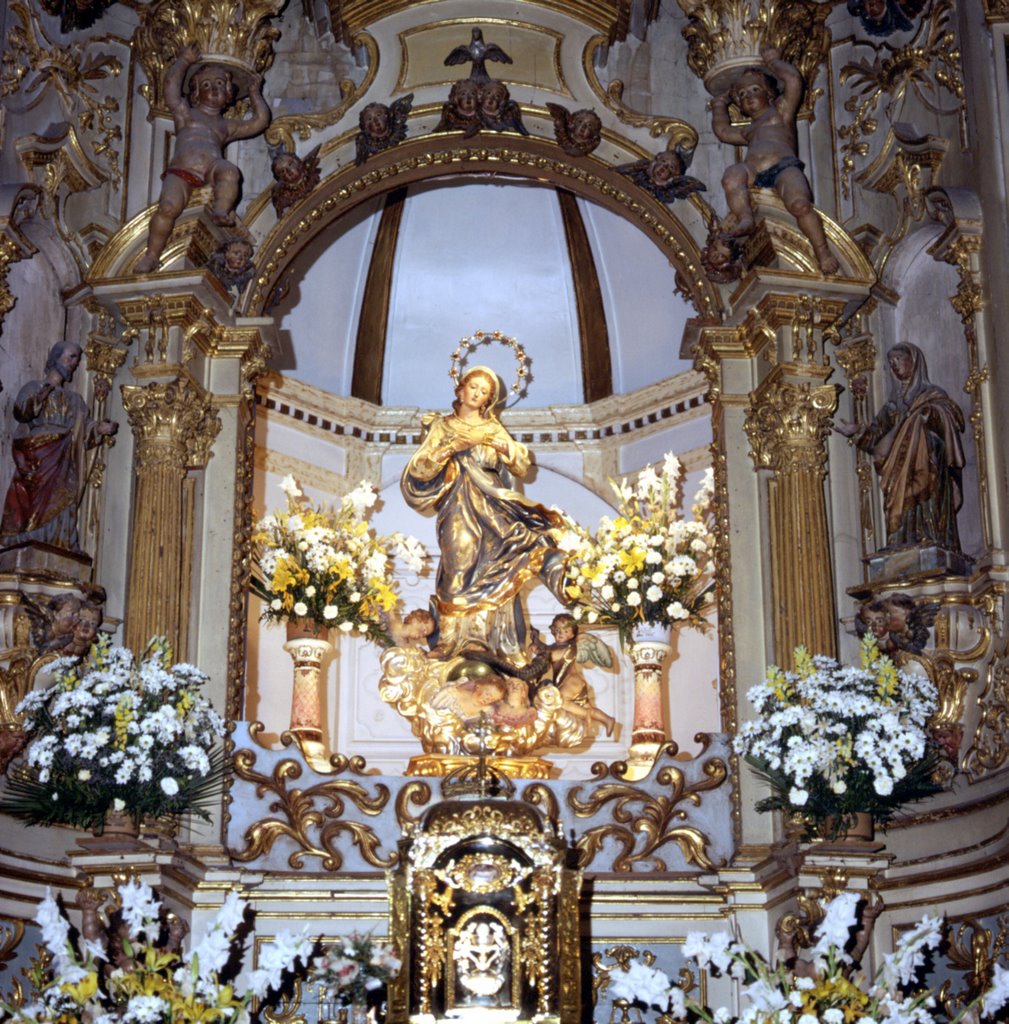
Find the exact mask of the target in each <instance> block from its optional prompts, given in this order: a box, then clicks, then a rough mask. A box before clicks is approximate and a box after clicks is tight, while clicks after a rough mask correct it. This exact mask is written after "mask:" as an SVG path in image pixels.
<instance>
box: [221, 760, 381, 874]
mask: <svg viewBox="0 0 1009 1024" xmlns="http://www.w3.org/2000/svg"><path fill="white" fill-rule="evenodd" d="M255 764H256V755H255V754H254V753H253V752H252V751H251V750H239V751H238V752H237V753H236V754H235V757H234V767H235V775H236V776H237V777H238V778H239V779H242V780H244V781H246V782H250V783H252V784H253V785H254V786H255V787H256V794H257V796H258V797H260V798H262V797H263V796H264V795H266V794H267V793H269V794H271V796H272V797H273V799H272V801H271V803H270V809H271V811H273V813H274V814H275V815H277V817H272V818H264V819H262V820H260V821H257V822H255V823H254V824H252V825H250V826H249V827H248V828H247V829H246V830H245V835H244V837H243V840H244V843H245V845H244V847H243V848H241V849H238V850H232V851H231V855H232V856H233V857H234V858H235V860H238V861H242V862H246V861H251V860H255V859H256V858H257V857H261V856H264V855H265V854H267V853H269V852H270V850H271V849H272V848H273V846H274V845H275V844H276V843H277V842H278V841H279V840H281V839H287V840H291V841H293V842H294V843H295V845H296V846H297V849H296V850H294V851H293V852H292V853H291V854H290V856H289V857H288V858H287V862H288V864H289V866H290V867H292V868H300V867H302V865H303V864H304V862H305V858H306V857H318V858H319V859H320V861H321V863H322V867H323V868H324V869H325V870H327V871H336V870H338V869H339V868H340V867H341V866H342V865H343V860H344V856H343V853H342V852H341V851H340V849H339V846H338V840H339V839H341V838H342V837H343V836H344V835H347V836H349V837H350V841H351V842H352V843H353V844H354V846H356V847H357V848H358V850H359V851H360V854H361V857H362V858H363V859H364V860H365V862H366V863H368V864H370V865H371V866H372V867H376V868H388V867H391V866H392V865H393V864H395V863H396V859H397V854H396V851H395V850H392V851H390V852H389V853H388V854H385V855H383V853H382V852H381V849H380V848H381V845H382V840H381V839H380V838H379V836H378V834H377V833H376V830H375V829H374V828H372V827H371V826H370V825H367V824H365V823H363V822H359V821H349V820H345V819H344V817H343V815H344V812H345V810H346V808H347V803H348V802H349V803H351V804H353V805H354V807H355V808H357V810H358V811H359V812H360V813H361V814H365V815H370V816H372V817H374V816H376V815H378V814H381V812H382V810H383V809H384V808H385V806H386V805H387V804H388V802H389V796H390V793H389V788H388V787H387V786H385V785H384V784H382V783H376V785H375V789H374V793H370V792H369V791H368V789H367V787H365V786H363V785H362V784H361V783H360V782H357V781H355V780H353V779H326V780H325V781H324V782H320V783H317V784H316V785H314V786H310V787H308V788H307V789H299V788H291V787H290V786H289V783H291V782H294V781H296V780H297V779H299V778H301V775H302V771H303V767H302V765H301V764H300V763H299V762H298V761H295V760H292V759H284V760H281V761H279V762H277V764H276V765H275V766H274V769H273V772H272V774H270V775H264V774H262V773H261V772H257V771H256V770H255Z"/></svg>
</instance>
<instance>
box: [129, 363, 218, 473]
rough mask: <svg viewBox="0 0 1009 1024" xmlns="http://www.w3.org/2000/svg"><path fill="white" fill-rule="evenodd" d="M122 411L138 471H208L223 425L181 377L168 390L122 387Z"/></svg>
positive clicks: (164, 387)
mask: <svg viewBox="0 0 1009 1024" xmlns="http://www.w3.org/2000/svg"><path fill="white" fill-rule="evenodd" d="M122 392H123V408H124V409H125V410H126V415H127V416H128V417H129V421H130V426H131V427H132V428H133V435H134V437H135V438H136V443H137V449H136V450H137V465H138V467H147V466H151V465H167V466H169V467H171V468H172V469H175V470H177V471H178V472H180V473H181V472H184V471H185V470H186V469H190V468H199V467H203V466H206V464H207V461H208V460H209V458H210V455H211V451H210V449H211V447H212V446H213V443H214V440H215V438H216V437H217V435H218V433H219V432H220V430H221V420H220V417H219V416H218V414H217V410H216V409H215V408H214V406H213V403H212V402H211V400H210V395H208V394H207V392H206V391H204V390H203V389H202V388H201V387H198V386H197V385H196V384H194V383H193V382H192V381H190V380H187V379H185V378H184V377H180V378H177V379H176V380H173V381H170V382H169V383H167V384H148V385H147V386H146V387H144V386H140V385H132V384H125V385H123V388H122Z"/></svg>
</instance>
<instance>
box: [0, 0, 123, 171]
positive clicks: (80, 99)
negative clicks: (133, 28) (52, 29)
mask: <svg viewBox="0 0 1009 1024" xmlns="http://www.w3.org/2000/svg"><path fill="white" fill-rule="evenodd" d="M10 13H11V14H12V15H13V18H14V19H15V24H14V25H13V27H12V28H11V30H10V32H9V33H8V36H7V48H6V50H5V52H4V55H3V60H2V64H0V99H2V98H5V97H7V96H11V95H13V94H15V93H17V92H19V91H20V92H21V93H22V94H23V95H24V97H25V98H26V100H27V104H26V109H29V108H30V107H32V106H34V105H35V104H36V103H37V102H38V101H39V99H40V98H41V97H42V95H43V94H44V93H45V92H46V91H47V90H49V89H50V88H51V89H53V90H54V91H55V93H56V95H57V96H58V97H59V101H60V105H61V107H62V108H63V110H64V112H65V115H66V119H67V121H69V122H70V124H71V125H72V126H73V127H74V128H75V129H76V131H78V132H80V133H82V134H83V135H84V136H86V137H87V139H88V140H89V143H90V149H91V154H92V155H93V156H94V157H96V158H97V159H99V160H100V161H102V163H103V164H104V169H103V176H104V177H105V178H107V179H108V180H110V181H111V182H112V183H113V185H114V187H116V188H118V187H119V184H120V181H121V179H122V172H121V169H120V166H119V153H118V150H117V149H116V147H115V143H117V142H118V141H119V140H120V139H121V138H122V128H121V126H120V124H119V121H118V119H117V118H116V116H115V115H116V114H118V112H119V101H118V100H117V99H116V98H115V97H114V96H111V95H106V96H104V97H103V96H100V94H99V90H98V89H97V88H96V87H95V85H94V83H95V82H100V81H103V80H107V79H109V78H116V77H118V76H119V74H120V73H121V72H122V69H123V65H122V61H120V60H119V58H118V57H115V56H113V55H112V54H108V53H100V54H93V53H89V52H88V45H89V44H88V43H72V44H70V45H69V46H57V45H55V44H54V43H53V42H52V41H51V40H50V39H49V38H48V37H47V36H46V34H45V32H44V31H43V29H42V25H41V23H40V21H39V19H38V16H37V15H36V14H35V13H34V12H33V11H32V10H31V8H30V7H29V6H28V5H27V4H25V3H22V2H21V0H15V2H14V3H12V4H11V6H10ZM117 41H120V42H122V43H123V44H124V45H126V40H117Z"/></svg>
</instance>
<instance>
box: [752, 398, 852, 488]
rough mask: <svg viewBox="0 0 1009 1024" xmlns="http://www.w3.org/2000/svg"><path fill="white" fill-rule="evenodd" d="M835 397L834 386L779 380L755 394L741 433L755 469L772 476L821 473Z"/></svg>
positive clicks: (825, 457) (834, 407) (835, 403)
mask: <svg viewBox="0 0 1009 1024" xmlns="http://www.w3.org/2000/svg"><path fill="white" fill-rule="evenodd" d="M837 394H838V386H837V385H836V384H793V383H791V382H790V381H782V380H776V381H773V382H771V383H769V384H768V385H767V386H765V387H764V388H763V389H761V390H760V391H758V392H755V393H754V394H753V395H752V396H751V401H750V410H749V413H748V414H747V417H746V424H745V429H746V434H747V437H749V439H750V444H751V446H752V450H751V452H750V454H751V455H752V456H753V460H754V462H756V464H757V466H758V467H760V468H761V469H773V470H774V471H775V472H786V473H787V472H794V471H795V470H819V471H821V472H822V471H823V467H824V465H825V463H826V460H827V450H826V444H825V442H826V439H827V435H828V434H829V433H830V427H831V417H832V416H833V414H834V410H835V409H836V408H837Z"/></svg>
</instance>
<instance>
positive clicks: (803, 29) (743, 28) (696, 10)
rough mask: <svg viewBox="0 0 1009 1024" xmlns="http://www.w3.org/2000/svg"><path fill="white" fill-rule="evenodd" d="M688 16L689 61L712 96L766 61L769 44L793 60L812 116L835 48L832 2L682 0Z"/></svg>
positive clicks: (803, 112) (805, 108)
mask: <svg viewBox="0 0 1009 1024" xmlns="http://www.w3.org/2000/svg"><path fill="white" fill-rule="evenodd" d="M677 3H678V4H679V6H680V8H681V9H682V11H683V12H684V14H686V16H687V25H686V27H685V28H684V29H683V30H682V34H683V38H684V39H686V41H687V47H688V53H687V64H688V65H689V66H690V69H691V71H693V72H694V74H695V75H697V77H698V78H700V79H701V80H702V81H703V82H704V85H705V88H707V90H708V91H709V92H710V93H711V94H712V95H713V96H717V95H718V94H719V93H723V92H725V90H726V89H727V88H728V87H729V85H730V84H731V82H732V80H733V79H734V78H735V77H736V75H738V74H739V72H740V71H741V70H742V69H743V68H745V67H747V66H749V65H752V64H758V65H759V64H761V63H762V62H761V60H760V51H761V49H762V48H764V47H767V46H770V47H774V48H775V49H777V50H779V51H780V53H781V55H782V57H783V59H784V60H786V61H788V62H789V63H791V64H793V65H794V66H795V67H796V69H797V70H798V72H799V74H800V75H802V79H803V81H804V82H805V84H806V89H805V95H804V97H803V102H802V109H801V111H800V116H803V117H811V116H812V112H813V107H814V106H815V104H816V101H817V99H819V97H820V96H822V95H823V90H822V89H817V88H815V87H814V84H815V82H816V80H817V78H818V77H819V75H820V70H821V68H822V67H823V65H824V64H825V63H826V62H827V58H828V55H829V53H830V44H831V35H830V30H829V29H828V28H826V25H825V22H826V20H827V18H828V17H829V15H830V13H831V7H830V5H829V4H822V3H815V2H813V0H706V2H705V3H697V2H696V0H677Z"/></svg>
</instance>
